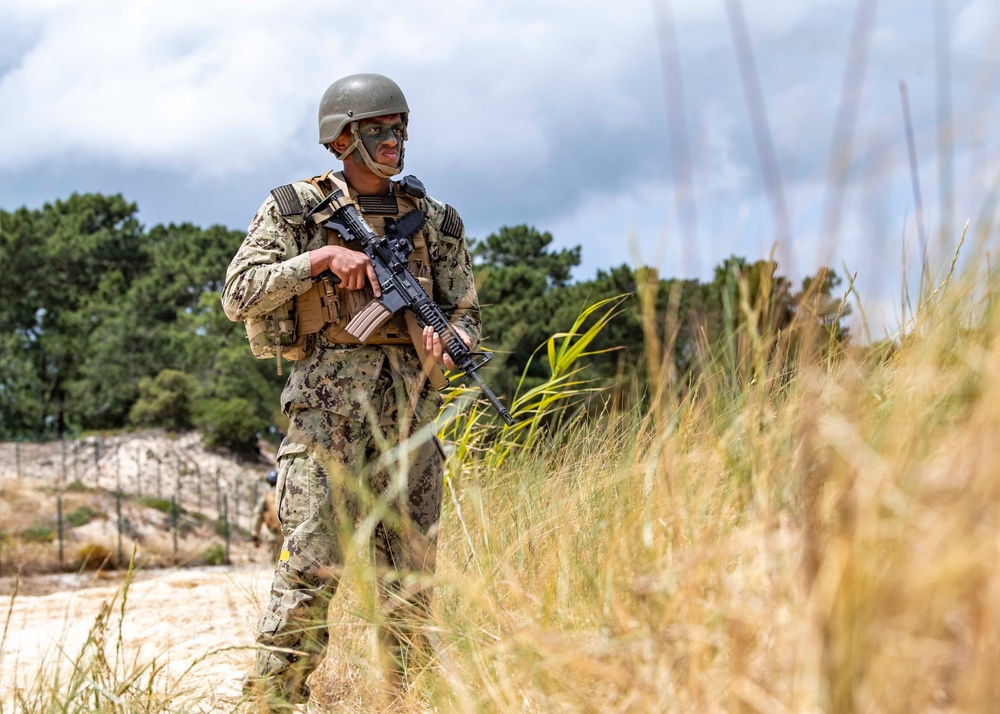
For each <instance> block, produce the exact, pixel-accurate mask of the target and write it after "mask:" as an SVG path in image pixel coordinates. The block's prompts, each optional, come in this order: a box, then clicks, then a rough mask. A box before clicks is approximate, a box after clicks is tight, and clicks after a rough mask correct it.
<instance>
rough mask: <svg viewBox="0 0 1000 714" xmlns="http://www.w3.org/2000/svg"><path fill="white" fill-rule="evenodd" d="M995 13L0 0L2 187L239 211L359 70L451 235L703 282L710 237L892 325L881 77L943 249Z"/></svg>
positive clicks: (894, 197) (254, 200)
mask: <svg viewBox="0 0 1000 714" xmlns="http://www.w3.org/2000/svg"><path fill="white" fill-rule="evenodd" d="M859 13H860V15H859ZM740 17H742V18H743V21H744V22H743V24H742V25H741V23H740V22H739V21H738V18H740ZM859 17H861V18H862V19H865V18H867V19H868V22H859V21H858V18H859ZM858 25H860V27H861V28H862V30H861V31H856V30H855V27H856V26H858ZM741 26H745V27H746V30H747V32H746V36H745V38H743V39H741V37H742V35H740V33H739V27H741ZM734 27H735V28H736V29H737V33H736V35H734ZM998 29H1000V3H996V2H995V1H994V0H909V1H904V0H881V2H874V1H873V0H868V1H867V2H861V3H859V2H857V0H742V2H738V0H698V1H697V2H695V1H693V0H673V2H667V1H666V0H626V1H625V2H618V3H608V2H606V1H602V2H594V1H592V0H574V1H572V2H569V1H566V0H550V1H549V2H546V3H538V2H530V3H529V2H526V1H522V0H513V1H509V2H504V3H495V2H492V3H491V2H484V1H482V0H437V1H436V2H434V3H433V4H432V3H421V2H412V3H389V2H384V1H383V0H370V1H369V2H366V3H363V4H357V3H343V2H330V1H329V0H328V1H327V2H322V3H321V2H314V1H312V0H303V1H302V2H299V3H297V4H295V6H294V7H292V6H290V5H288V4H287V3H276V2H273V0H259V1H258V0H249V1H245V2H238V3H237V2H232V1H229V0H202V1H200V2H197V3H194V2H177V3H171V4H167V3H162V2H156V3H154V2H146V1H144V0H140V1H136V0H128V1H126V0H104V1H103V2H94V3H79V2H71V1H70V0H33V1H32V2H30V3H29V2H21V1H20V0H16V1H13V2H12V1H11V0H0V208H3V209H6V210H12V209H15V208H18V207H20V206H22V205H27V206H29V207H37V206H40V205H42V204H43V203H45V202H46V201H50V200H53V199H56V198H64V197H66V196H68V195H69V194H70V193H71V192H74V191H77V192H88V191H97V192H104V193H121V194H123V195H124V196H125V197H126V198H128V199H129V200H132V201H135V202H136V203H137V204H138V206H139V209H140V216H141V218H142V220H143V222H144V223H146V224H147V225H153V224H156V223H167V222H184V221H189V222H193V223H195V224H198V225H202V226H208V225H212V224H222V225H225V226H227V227H230V228H234V229H238V230H243V229H245V227H246V225H247V224H248V223H249V220H250V218H251V217H252V215H253V213H254V211H255V210H256V208H257V206H258V205H259V204H260V202H261V201H262V200H263V198H264V197H265V196H266V195H267V192H268V191H269V190H270V189H271V188H272V187H274V186H276V185H280V184H282V183H287V182H288V181H291V180H295V179H298V178H302V177H306V176H310V175H313V174H316V173H320V172H322V171H324V170H326V169H327V168H330V167H331V166H333V165H334V164H335V162H333V161H332V157H331V156H330V155H329V154H327V153H326V152H325V151H324V150H323V149H322V148H321V147H320V146H319V145H318V144H317V143H316V108H317V103H318V100H319V97H320V96H321V95H322V93H323V90H324V89H325V88H326V87H327V85H329V84H330V83H331V82H332V81H333V80H335V79H337V78H338V77H340V76H343V75H346V74H350V73H354V72H367V71H371V72H380V73H383V74H386V75H389V76H391V77H393V78H394V79H395V80H396V81H397V82H398V83H399V84H400V85H401V86H402V88H403V90H404V92H405V93H406V96H407V100H408V102H409V105H410V108H411V118H410V142H409V143H408V145H407V165H406V172H407V173H413V174H415V175H417V176H419V177H420V178H421V179H422V180H423V181H424V183H425V184H426V185H427V187H428V189H429V190H430V192H431V193H432V195H434V196H436V197H438V198H440V199H441V200H444V201H446V202H448V203H450V204H452V205H454V206H455V207H456V208H457V209H458V210H459V212H460V213H461V215H462V216H463V218H464V220H465V224H466V228H467V230H468V232H469V234H470V235H472V236H474V237H480V238H481V237H485V236H486V235H487V234H488V233H490V232H492V231H495V230H496V229H497V228H499V227H500V226H502V225H511V224H517V223H529V224H532V225H534V226H536V227H537V228H539V229H541V230H547V231H550V232H551V233H552V234H553V236H554V239H555V244H556V246H557V247H562V246H574V245H581V246H582V248H583V265H582V266H581V268H580V269H579V270H578V271H577V273H576V276H575V277H577V278H581V279H585V278H589V277H591V276H592V275H593V274H594V272H595V271H596V270H597V269H600V268H609V267H612V266H615V265H619V264H621V263H624V262H629V263H633V264H636V263H640V262H641V263H646V264H653V265H656V266H657V267H659V268H660V270H661V274H662V275H663V276H664V277H668V276H681V277H696V278H707V277H709V276H710V275H711V271H712V268H713V267H714V266H715V265H716V264H718V263H719V262H721V261H722V260H723V259H724V258H725V257H727V256H728V255H731V254H734V253H735V254H738V255H742V256H744V257H747V258H749V259H751V260H755V259H758V258H762V257H767V256H769V255H772V254H773V255H774V257H775V258H776V259H777V260H778V261H779V263H780V265H781V268H780V269H781V272H783V273H784V274H787V275H790V276H792V277H794V278H796V279H799V278H801V277H802V276H804V275H806V274H811V273H814V272H815V270H816V269H817V268H818V267H819V266H820V265H822V264H828V265H831V266H832V267H834V268H835V269H837V270H838V271H839V272H841V273H844V272H845V266H846V268H847V270H849V271H851V272H857V289H858V292H859V294H860V295H861V297H862V299H863V300H864V302H865V306H866V309H867V311H868V313H869V319H870V321H871V322H873V323H874V324H875V325H878V324H880V323H882V322H885V323H886V324H890V325H891V324H897V323H898V319H899V314H898V313H899V308H898V305H899V302H900V295H901V291H902V290H903V274H904V267H905V268H906V270H907V271H909V273H910V274H911V275H912V274H913V273H914V272H915V265H916V263H915V262H913V261H914V260H915V256H916V255H917V254H918V252H919V239H918V232H917V227H916V221H915V216H916V210H915V202H914V191H913V185H912V175H911V171H910V166H909V161H908V153H907V144H906V141H905V134H904V124H903V114H902V109H901V100H900V89H899V87H900V82H905V84H906V87H907V90H908V93H909V101H910V107H911V111H912V116H913V125H914V145H915V149H916V155H917V159H918V174H917V175H918V178H919V181H920V190H921V195H922V198H923V213H924V217H925V223H926V225H927V226H928V227H929V228H928V234H929V235H930V236H931V245H932V249H931V254H932V256H933V257H934V260H935V261H937V262H945V261H946V260H947V256H950V252H951V250H952V248H953V245H954V241H955V239H956V238H957V234H958V233H959V232H960V231H961V228H962V225H963V224H964V223H965V221H966V220H971V221H972V226H973V232H975V230H976V227H977V226H984V225H986V220H987V219H989V220H992V213H991V211H992V209H991V208H989V206H990V203H989V198H990V195H991V193H992V191H993V188H994V186H995V184H996V179H997V175H998V169H1000V163H998V160H997V159H998V156H997V147H998V138H1000V137H998V130H997V129H996V128H995V125H996V124H997V122H995V121H993V117H994V116H995V115H996V110H997V108H998V107H997V104H998V102H997V98H998V97H997V94H998V77H997V71H996V70H997V61H998V51H1000V50H998V49H996V48H995V46H996V45H997V43H996V42H992V43H990V42H988V40H989V39H990V38H994V37H996V36H997V34H998V33H997V30H998ZM852 37H854V38H861V39H860V41H858V40H855V41H853V42H852ZM741 41H742V42H744V44H743V45H742V47H743V48H744V49H745V48H747V47H749V48H750V49H751V50H752V55H753V61H754V64H755V67H756V72H755V73H748V72H745V71H744V72H741V68H742V69H744V70H745V69H746V68H747V64H746V62H743V64H742V65H741V63H740V61H738V59H737V57H738V54H737V49H738V48H740V47H741V45H740V43H741ZM852 50H853V52H854V54H853V55H852ZM743 56H744V57H746V56H747V55H746V54H745V53H744V55H743ZM852 56H853V57H859V56H863V57H864V59H865V61H864V62H863V63H855V64H851V60H850V58H851V57H852ZM849 66H850V67H855V68H860V69H861V71H859V72H855V73H854V74H852V75H850V76H849V78H848V79H847V80H846V81H845V72H846V71H847V68H848V67H849ZM748 82H749V83H751V84H754V83H756V85H757V86H759V88H760V95H759V96H760V100H761V101H760V104H759V105H755V106H757V107H758V109H757V110H755V111H751V110H750V108H749V107H750V106H752V103H748V100H747V86H748V85H747V83H748ZM845 87H846V88H847V90H846V91H845V89H844V88H845ZM845 98H846V100H845ZM845 107H854V108H855V109H854V110H853V111H846V110H845ZM845 116H846V117H849V118H852V120H851V121H845V120H843V119H841V120H840V124H838V117H845ZM754 118H755V119H756V126H757V127H758V128H760V127H764V128H765V129H766V131H763V133H761V132H760V131H758V134H757V135H756V138H755V133H754V127H755V122H754ZM838 126H840V127H841V128H840V130H839V132H838V130H837V127H838ZM845 127H847V128H849V129H850V131H847V132H846V133H845V129H844V128H845ZM835 135H836V136H839V137H841V138H843V137H844V136H849V137H850V139H851V141H850V143H849V147H848V144H847V143H846V142H844V141H839V142H838V141H835ZM761 137H763V143H762V140H761ZM762 146H763V149H762V148H761V147H762ZM762 151H763V153H762ZM831 156H833V157H835V158H837V159H839V160H842V164H836V163H834V164H832V163H831ZM769 157H773V166H774V167H776V171H772V172H770V173H767V174H765V172H764V170H763V169H762V166H769V165H772V164H771V163H769V162H770V161H771V159H770V158H769ZM831 165H833V166H843V170H842V171H839V172H838V171H837V170H836V169H831ZM765 175H767V176H769V177H772V178H774V177H777V176H780V184H776V182H775V181H771V182H770V183H771V185H772V186H773V185H780V186H781V193H782V195H783V197H784V205H785V206H786V209H785V210H786V213H787V216H788V230H787V231H781V230H780V229H779V230H776V229H775V225H776V224H775V221H774V216H775V213H774V210H775V209H774V207H775V205H776V204H775V201H774V200H773V197H774V193H773V191H772V192H771V193H769V192H768V190H767V184H768V181H765V179H764V176H765ZM831 177H834V178H831ZM949 187H950V188H949ZM948 197H951V199H952V200H948V201H945V200H944V199H946V198H948ZM679 205H681V206H684V209H683V211H681V213H683V216H684V217H687V219H688V220H680V219H679V216H678V213H679V211H678V206H679ZM831 207H832V208H831ZM830 215H836V216H838V220H837V221H836V222H835V226H834V227H832V228H831V221H830V220H829V216H830ZM942 220H945V221H946V224H945V225H944V230H940V229H941V228H942V226H941V221H942ZM779 239H780V240H779ZM234 248H235V247H234ZM904 255H905V256H908V257H909V258H910V263H909V264H905V265H904Z"/></svg>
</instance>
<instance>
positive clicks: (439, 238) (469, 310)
mask: <svg viewBox="0 0 1000 714" xmlns="http://www.w3.org/2000/svg"><path fill="white" fill-rule="evenodd" d="M424 201H425V202H426V205H425V213H426V214H427V218H428V220H427V224H428V250H429V252H430V257H431V271H432V272H433V274H434V302H435V303H437V305H438V307H440V308H441V311H442V312H443V313H444V314H445V315H446V316H447V317H448V320H449V322H451V324H452V325H454V326H455V327H459V328H461V329H462V330H464V331H465V332H466V334H468V335H469V338H470V339H471V340H472V348H473V349H477V347H478V345H479V338H480V334H481V332H482V316H481V314H480V311H479V297H478V296H477V295H476V282H475V279H474V278H473V274H472V258H471V257H470V256H469V247H468V245H467V244H466V240H465V229H464V226H463V225H462V220H461V219H460V218H459V217H458V214H457V213H456V212H455V209H453V208H451V207H450V206H446V205H445V204H443V203H441V202H439V201H435V200H434V199H432V198H429V197H428V198H425V199H424Z"/></svg>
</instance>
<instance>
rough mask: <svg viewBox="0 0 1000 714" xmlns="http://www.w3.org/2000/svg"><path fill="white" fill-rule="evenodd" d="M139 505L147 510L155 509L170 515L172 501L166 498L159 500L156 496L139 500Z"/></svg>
mask: <svg viewBox="0 0 1000 714" xmlns="http://www.w3.org/2000/svg"><path fill="white" fill-rule="evenodd" d="M139 503H140V504H142V505H143V506H146V507H147V508H153V509H156V510H157V511H160V512H161V513H170V501H169V500H168V499H166V498H157V497H156V496H143V497H142V498H140V499H139Z"/></svg>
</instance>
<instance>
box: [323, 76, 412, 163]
mask: <svg viewBox="0 0 1000 714" xmlns="http://www.w3.org/2000/svg"><path fill="white" fill-rule="evenodd" d="M409 113H410V108H409V107H408V106H407V105H406V97H404V96H403V91H402V90H401V89H400V88H399V85H398V84H396V83H395V82H393V81H392V80H391V79H389V78H388V77H385V76H383V75H381V74H352V75H349V76H347V77H343V78H341V79H338V80H337V81H336V82H334V83H333V84H331V85H330V86H329V87H328V88H327V90H326V91H325V92H324V93H323V98H322V99H321V100H320V103H319V143H320V144H323V145H325V146H330V145H331V144H332V143H333V141H334V140H335V139H336V138H337V137H338V136H340V135H341V133H342V132H343V131H344V129H345V128H347V127H348V126H350V129H351V134H352V136H353V141H352V142H351V144H350V146H348V147H347V149H345V150H344V151H343V153H340V154H337V158H338V159H346V158H347V157H348V156H349V155H350V154H351V153H353V152H354V151H355V150H360V155H361V159H362V160H363V161H364V163H365V165H366V166H367V167H368V168H369V169H371V170H372V171H373V172H375V173H376V174H378V175H380V176H384V177H385V178H388V177H390V176H395V175H396V174H398V173H399V172H400V171H402V170H403V153H404V149H403V146H402V142H400V147H399V166H398V167H396V166H386V165H385V164H378V163H376V162H375V159H374V158H372V157H371V156H370V155H369V153H368V150H367V149H366V148H365V147H364V144H362V143H361V136H360V134H359V133H358V122H359V121H361V120H362V119H370V118H371V117H378V116H383V115H385V114H399V115H400V116H401V117H402V118H403V126H404V130H403V140H404V141H405V140H406V138H407V137H406V130H405V127H406V124H407V120H408V117H409ZM331 150H333V149H332V147H331ZM334 153H336V152H334Z"/></svg>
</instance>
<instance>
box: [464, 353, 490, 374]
mask: <svg viewBox="0 0 1000 714" xmlns="http://www.w3.org/2000/svg"><path fill="white" fill-rule="evenodd" d="M469 356H471V357H472V359H473V367H472V369H473V370H474V371H476V370H478V369H479V368H480V367H482V366H483V365H485V364H486V363H487V362H489V361H490V360H491V359H493V353H492V352H470V353H469ZM477 357H482V358H483V359H482V361H481V362H478V363H477V362H475V359H476V358H477Z"/></svg>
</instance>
